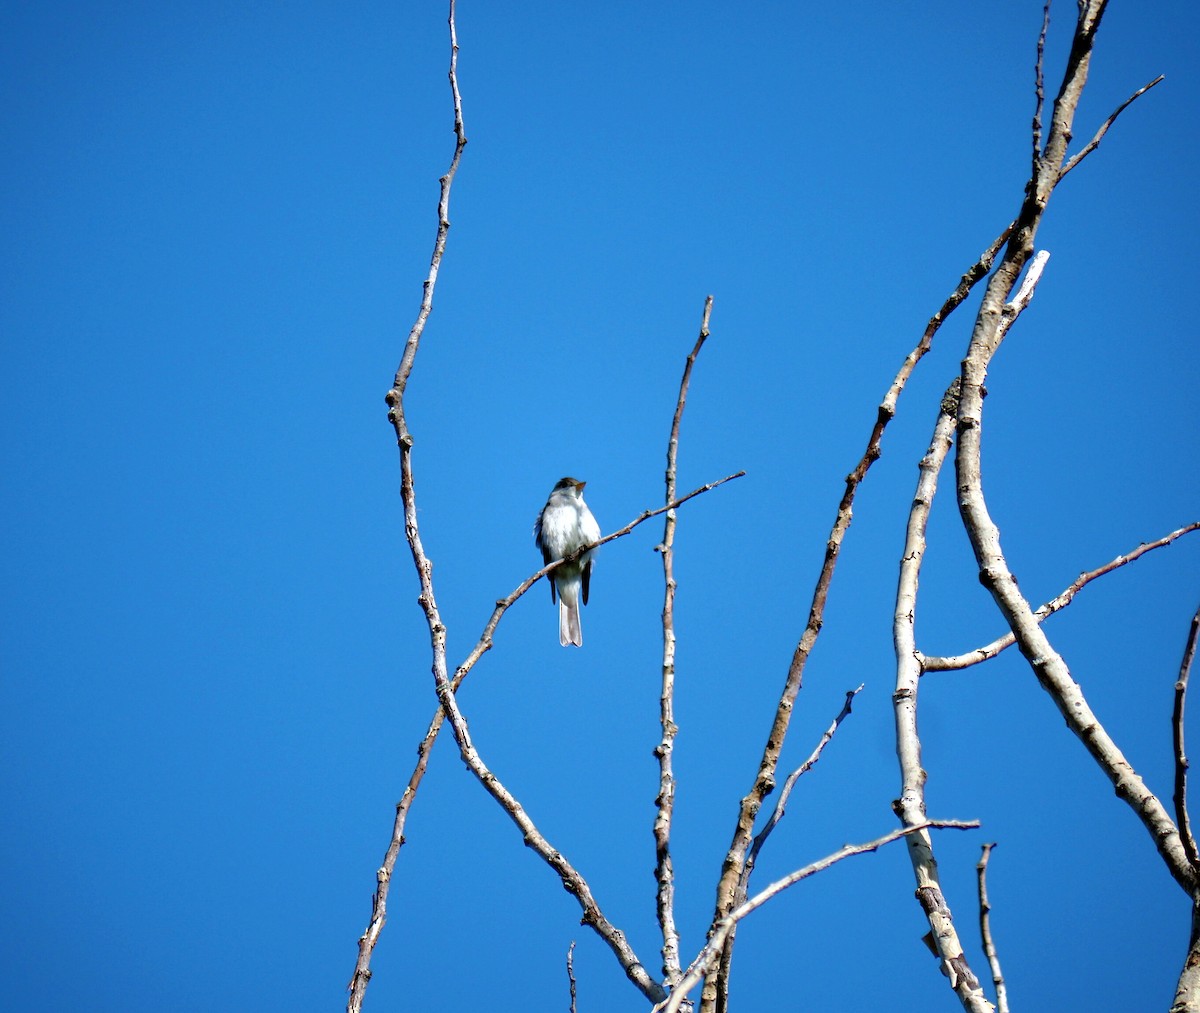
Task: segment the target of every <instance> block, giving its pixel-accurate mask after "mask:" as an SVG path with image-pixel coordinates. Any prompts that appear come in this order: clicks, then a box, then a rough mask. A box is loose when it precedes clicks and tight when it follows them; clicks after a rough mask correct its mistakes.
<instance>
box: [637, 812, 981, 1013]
mask: <svg viewBox="0 0 1200 1013" xmlns="http://www.w3.org/2000/svg"><path fill="white" fill-rule="evenodd" d="M978 828H979V821H978V820H926V821H925V822H924V823H920V824H918V825H917V826H914V827H900V828H899V829H897V830H893V831H891V832H890V833H887V834H884V835H883V836H882V837H876V838H875V840H873V841H868V842H867V843H866V844H843V845H842V846H841V847H840V848H838V850H837V851H835V852H833V853H832V854H829V855H826V856H825V857H824V858H821V859H818V860H817V861H815V862H813V863H812V864H811V865H806V866H804V868H802V869H797V870H796V871H795V872H791V873H788V875H786V876H784V877H783V878H782V879H777V880H776V881H775V882H774V883H772V884H771V885H770V886H767V887H765V888H764V889H763V890H761V891H760V892H759V893H756V894H755V895H754V896H753V897H751V898H750V899H749V900H747V901H746V902H744V903H743V904H739V905H738V906H737V907H736V908H734V909H733V910H732V911H730V913H729V914H728V915H726V916H725V917H724V918H722V919H721V920H720V921H719V922H718V923H717V924H716V926H715V928H714V931H713V933H712V935H711V936H710V937H709V940H708V943H707V944H706V945H705V947H704V949H703V950H701V951H700V953H699V955H698V956H697V957H696V959H695V960H693V961H692V963H691V964H690V965H688V969H687V973H686V974H685V975H684V976H683V979H682V980H681V981H680V982H679V984H678V985H676V986H675V988H674V989H672V990H671V994H670V996H669V997H667V1000H666V1002H664V1003H661V1004H660V1005H657V1006H655V1007H654V1011H655V1013H678V1011H679V1008H680V1006H681V1004H682V1003H683V1001H684V999H685V998H686V997H687V994H688V992H690V991H691V990H692V989H693V988H695V987H696V985H697V984H699V982H700V979H701V978H703V977H704V975H705V973H706V971H707V969H708V968H709V967H711V966H712V963H713V961H714V960H715V959H716V957H717V955H718V954H719V953H720V951H721V949H722V948H723V947H724V944H725V939H726V937H727V936H728V935H729V932H730V930H731V929H732V928H733V926H735V925H736V924H737V923H738V922H740V921H741V920H742V919H743V918H745V917H746V916H747V915H748V914H751V913H752V912H754V911H757V910H758V909H759V908H760V907H762V906H763V905H764V904H765V903H767V901H769V900H771V899H772V898H773V897H776V896H778V895H779V894H781V893H782V892H783V891H784V890H786V889H787V888H788V887H790V886H795V885H796V884H797V883H799V882H800V881H801V880H803V879H808V878H809V877H810V876H815V875H816V874H817V873H818V872H824V871H825V870H826V869H828V868H829V867H830V866H833V865H836V864H837V863H838V862H840V861H842V860H843V859H846V858H853V857H854V856H855V855H865V854H867V853H869V852H872V851H878V850H879V849H880V848H882V847H884V846H885V845H887V844H891V843H892V842H893V841H898V840H899V839H900V838H901V837H906V836H907V835H909V834H914V833H918V832H923V831H926V830H935V829H936V830H977V829H978Z"/></svg>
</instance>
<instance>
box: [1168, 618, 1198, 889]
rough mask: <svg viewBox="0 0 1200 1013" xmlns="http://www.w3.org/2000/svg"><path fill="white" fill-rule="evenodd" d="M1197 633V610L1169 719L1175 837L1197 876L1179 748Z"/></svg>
mask: <svg viewBox="0 0 1200 1013" xmlns="http://www.w3.org/2000/svg"><path fill="white" fill-rule="evenodd" d="M1198 632H1200V609H1197V610H1196V614H1195V615H1194V616H1192V623H1191V626H1190V627H1189V628H1188V638H1187V646H1186V647H1184V649H1183V661H1181V662H1180V664H1179V678H1178V679H1177V680H1176V681H1175V708H1174V713H1173V714H1172V716H1171V727H1172V730H1173V735H1172V738H1173V739H1174V746H1175V795H1174V801H1175V822H1176V823H1177V824H1178V826H1179V836H1180V837H1181V838H1182V839H1183V850H1184V852H1185V853H1186V854H1187V858H1188V861H1189V862H1190V863H1191V865H1192V869H1193V870H1194V871H1195V872H1196V873H1197V876H1198V877H1200V856H1198V855H1197V854H1196V839H1195V837H1193V836H1192V822H1191V820H1190V819H1189V818H1188V805H1187V772H1188V761H1187V753H1186V752H1185V751H1184V748H1183V718H1184V714H1185V712H1186V707H1187V687H1188V679H1189V677H1190V676H1191V674H1192V661H1193V659H1194V658H1195V657H1196V636H1197V633H1198Z"/></svg>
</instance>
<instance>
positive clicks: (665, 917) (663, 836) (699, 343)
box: [654, 295, 713, 988]
mask: <svg viewBox="0 0 1200 1013" xmlns="http://www.w3.org/2000/svg"><path fill="white" fill-rule="evenodd" d="M712 305H713V298H712V296H711V295H710V296H709V297H708V298H707V299H705V300H704V315H703V316H702V317H701V320H700V334H699V336H698V337H697V338H696V344H695V346H694V347H693V348H692V351H691V353H690V354H689V355H688V357H687V362H686V363H685V365H684V367H683V379H682V380H681V381H680V383H679V398H678V400H677V401H676V402H675V416H674V418H672V420H671V435H670V438H669V439H668V440H667V471H666V487H667V491H666V500H665V501H666V502H667V503H671V502H673V501H674V499H675V491H676V464H677V460H678V456H679V427H680V424H681V423H682V421H683V409H684V405H685V404H686V403H687V395H688V385H689V384H690V383H691V380H692V367H693V366H695V364H696V357H697V356H698V355H699V354H700V349H701V348H702V347H703V346H704V342H705V341H706V340H707V339H708V334H709V331H708V322H709V318H710V316H711V315H712ZM675 524H676V514H675V511H674V510H668V511H667V516H666V520H665V522H664V524H663V540H662V543H661V545H659V551H660V552H661V553H662V566H663V610H662V627H663V660H662V693H661V695H660V697H659V717H660V721H661V724H662V739H661V740H660V741H659V743H658V745H657V746H656V747H655V749H654V755H655V756H657V757H658V795H657V797H656V798H655V800H654V804H655V806H656V808H657V813H656V815H655V817H654V854H655V866H654V878H655V881H656V882H657V883H658V891H657V909H658V924H659V928H660V929H661V931H662V958H663V981H664V982H665V984H666V986H667V988H671V987H672V986H673V985H674V983H675V982H676V981H678V980H679V974H680V967H679V931H678V929H677V928H676V927H675V870H674V866H673V864H672V862H671V820H672V818H673V816H674V813H675V772H674V769H673V766H672V762H671V759H672V755H673V754H674V752H675V736H676V733H677V732H678V731H679V728H678V726H677V725H676V724H675V588H676V584H675Z"/></svg>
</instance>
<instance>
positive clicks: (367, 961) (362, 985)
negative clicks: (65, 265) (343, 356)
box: [346, 0, 467, 1013]
mask: <svg viewBox="0 0 1200 1013" xmlns="http://www.w3.org/2000/svg"><path fill="white" fill-rule="evenodd" d="M454 13H455V11H454V0H450V12H449V15H448V19H447V20H448V23H449V28H450V71H449V77H450V93H451V96H452V99H453V103H454V154H453V156H452V157H451V159H450V168H449V169H448V170H447V171H446V174H445V175H444V176H442V178H441V180H440V193H439V196H438V210H437V214H438V226H437V233H436V236H435V238H434V243H433V256H432V258H431V259H430V263H429V273H428V274H427V275H426V276H425V282H424V285H423V287H422V295H421V306H420V309H419V310H418V311H417V318H416V320H415V321H414V323H413V326H412V329H411V330H410V331H409V333H408V340H407V342H405V346H404V354H403V356H402V357H401V360H400V366H399V368H398V369H397V370H396V376H395V379H394V380H393V382H392V389H391V390H389V391H388V393H387V398H386V400H387V403H388V408H389V410H388V419H389V421H390V422H391V423H392V427H393V428H394V429H395V432H396V443H397V445H398V446H399V448H400V486H401V498H402V500H403V503H404V519H405V534H406V535H407V537H408V544H409V548H410V549H411V551H412V557H413V565H414V566H415V567H416V570H417V576H418V579H419V581H420V584H421V597H420V599H419V600H420V601H421V603H422V606H423V608H424V610H425V615H426V619H427V621H428V623H429V630H430V638H431V641H432V646H433V652H434V659H435V664H436V661H437V658H438V655H439V653H440V655H441V658H442V664H443V665H444V664H445V637H444V633H445V630H444V627H442V625H441V619H440V618H439V616H438V612H437V605H436V603H435V602H434V598H433V578H432V573H433V566H432V564H431V563H430V562H429V559H428V557H427V556H426V555H425V549H424V547H423V546H422V544H421V538H420V533H419V530H418V528H417V506H416V494H415V492H414V488H413V476H412V445H413V440H412V435H411V434H410V432H409V430H408V423H407V421H406V419H405V416H404V391H405V388H406V387H407V386H408V378H409V375H410V374H411V373H412V368H413V363H414V362H415V361H416V357H417V349H418V348H419V347H420V344H421V336H422V334H424V332H425V323H426V321H427V320H428V319H429V314H430V313H431V312H432V311H433V292H434V288H435V287H436V286H437V278H438V271H439V270H440V269H441V265H442V257H443V255H444V254H445V252H446V236H447V234H448V233H449V231H450V188H451V186H452V185H453V183H454V176H455V174H456V173H457V172H458V166H459V163H460V162H461V161H462V154H463V149H464V148H465V147H466V145H467V135H466V131H465V129H464V127H463V115H462V95H461V94H460V92H459V89H458V30H457V28H456V26H455V20H454ZM440 729H441V715H440V714H438V715H435V717H434V721H433V722H432V723H431V724H430V727H429V731H428V732H427V733H426V735H425V738H424V739H423V740H422V742H421V744H420V746H419V747H418V749H417V765H416V768H415V769H414V770H413V773H412V776H411V777H410V778H409V782H408V786H407V787H406V788H405V789H404V794H403V796H402V797H401V799H400V801H399V802H398V803H397V804H396V818H395V821H394V822H393V824H392V838H391V841H390V843H389V844H388V848H387V851H386V852H385V854H384V857H383V864H382V865H381V866H380V867H379V869H378V871H377V872H376V874H375V894H374V897H373V898H372V904H371V920H370V921H369V922H368V923H367V928H366V931H365V932H363V934H362V936H360V937H359V940H358V960H357V962H356V964H355V967H354V974H353V975H352V977H351V978H350V985H349V991H350V997H349V999H348V1000H347V1003H346V1010H347V1013H359V1011H360V1010H361V1009H362V1003H363V999H364V997H365V995H366V989H367V983H368V982H369V981H370V979H371V969H370V966H371V955H372V953H373V952H374V950H375V944H376V943H377V942H378V941H379V935H380V933H381V932H382V931H383V926H384V924H385V922H386V921H387V898H388V889H389V887H390V885H391V879H392V872H393V870H394V869H395V867H396V859H397V857H398V856H399V854H400V848H401V847H402V846H403V844H404V826H405V822H406V820H407V818H408V810H409V807H410V806H411V805H412V801H413V798H414V796H415V794H416V791H417V788H418V787H419V786H420V783H421V779H422V778H423V777H424V775H425V768H426V765H427V764H428V762H429V752H430V749H431V748H432V746H433V742H434V740H435V739H436V738H437V735H438V731H439V730H440Z"/></svg>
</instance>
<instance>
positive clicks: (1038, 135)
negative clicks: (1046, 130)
mask: <svg viewBox="0 0 1200 1013" xmlns="http://www.w3.org/2000/svg"><path fill="white" fill-rule="evenodd" d="M1049 29H1050V0H1046V6H1045V7H1043V8H1042V30H1041V32H1039V33H1038V41H1037V66H1036V68H1035V78H1036V80H1035V88H1034V91H1035V93H1036V96H1037V103H1036V104H1035V106H1034V110H1033V168H1032V169H1031V170H1030V173H1029V175H1030V178H1031V179H1032V178H1033V176H1034V175H1035V174H1036V173H1037V163H1038V159H1039V158H1041V157H1042V109H1044V108H1045V105H1046V89H1045V80H1044V78H1043V77H1042V71H1043V69H1044V67H1045V58H1046V32H1047V31H1049Z"/></svg>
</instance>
